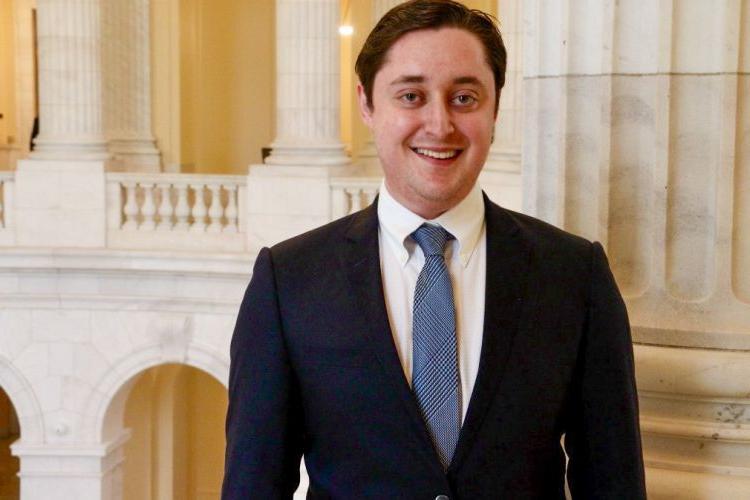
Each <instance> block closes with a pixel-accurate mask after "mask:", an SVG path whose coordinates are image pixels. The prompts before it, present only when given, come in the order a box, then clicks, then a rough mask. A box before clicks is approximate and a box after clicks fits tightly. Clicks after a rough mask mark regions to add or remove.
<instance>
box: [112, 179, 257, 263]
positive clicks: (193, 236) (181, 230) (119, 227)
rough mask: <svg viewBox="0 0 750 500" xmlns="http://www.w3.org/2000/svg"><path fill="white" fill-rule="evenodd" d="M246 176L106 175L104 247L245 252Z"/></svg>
mask: <svg viewBox="0 0 750 500" xmlns="http://www.w3.org/2000/svg"><path fill="white" fill-rule="evenodd" d="M244 199H245V177H242V176H229V175H188V174H143V173H138V174H136V173H109V174H107V212H108V213H107V233H108V244H107V246H108V247H109V246H113V247H118V248H165V247H166V248H189V249H208V250H224V251H242V250H244V240H245V237H244V235H243V234H242V233H244V232H245V221H244V216H243V214H244V210H243V209H242V207H243V206H244V202H243V200H244Z"/></svg>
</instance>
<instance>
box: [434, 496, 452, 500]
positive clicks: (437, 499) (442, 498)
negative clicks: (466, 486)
mask: <svg viewBox="0 0 750 500" xmlns="http://www.w3.org/2000/svg"><path fill="white" fill-rule="evenodd" d="M435 500H451V499H450V497H448V495H438V496H436V497H435Z"/></svg>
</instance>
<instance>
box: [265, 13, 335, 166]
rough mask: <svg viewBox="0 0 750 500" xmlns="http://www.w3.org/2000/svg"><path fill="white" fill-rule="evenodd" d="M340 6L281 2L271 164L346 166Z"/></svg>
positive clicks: (277, 23)
mask: <svg viewBox="0 0 750 500" xmlns="http://www.w3.org/2000/svg"><path fill="white" fill-rule="evenodd" d="M338 24H339V1H338V0H276V65H277V68H276V139H275V140H274V142H273V144H272V145H271V148H272V152H271V155H270V156H269V157H268V158H267V159H266V163H267V164H271V165H345V164H347V163H348V162H349V159H348V157H347V155H346V153H345V151H344V145H343V144H342V142H341V134H340V129H341V125H340V102H339V86H340V84H339V72H340V68H339V60H340V57H339V33H338Z"/></svg>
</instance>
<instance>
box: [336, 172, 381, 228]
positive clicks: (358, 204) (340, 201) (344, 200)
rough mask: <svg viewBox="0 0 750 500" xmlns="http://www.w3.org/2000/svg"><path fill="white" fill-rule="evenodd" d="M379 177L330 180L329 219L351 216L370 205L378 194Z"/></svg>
mask: <svg viewBox="0 0 750 500" xmlns="http://www.w3.org/2000/svg"><path fill="white" fill-rule="evenodd" d="M380 181H381V179H380V177H340V178H337V179H332V180H331V218H332V219H337V218H339V217H343V216H345V215H349V214H353V213H354V212H357V211H358V210H362V209H363V208H365V207H366V206H368V205H370V204H371V203H372V202H373V200H374V199H375V196H376V195H377V194H378V188H379V187H380Z"/></svg>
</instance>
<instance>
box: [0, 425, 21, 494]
mask: <svg viewBox="0 0 750 500" xmlns="http://www.w3.org/2000/svg"><path fill="white" fill-rule="evenodd" d="M16 439H18V436H11V437H8V438H0V500H18V498H19V481H18V476H17V474H18V458H16V457H14V456H12V455H11V454H10V445H11V443H13V441H15V440H16Z"/></svg>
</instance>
